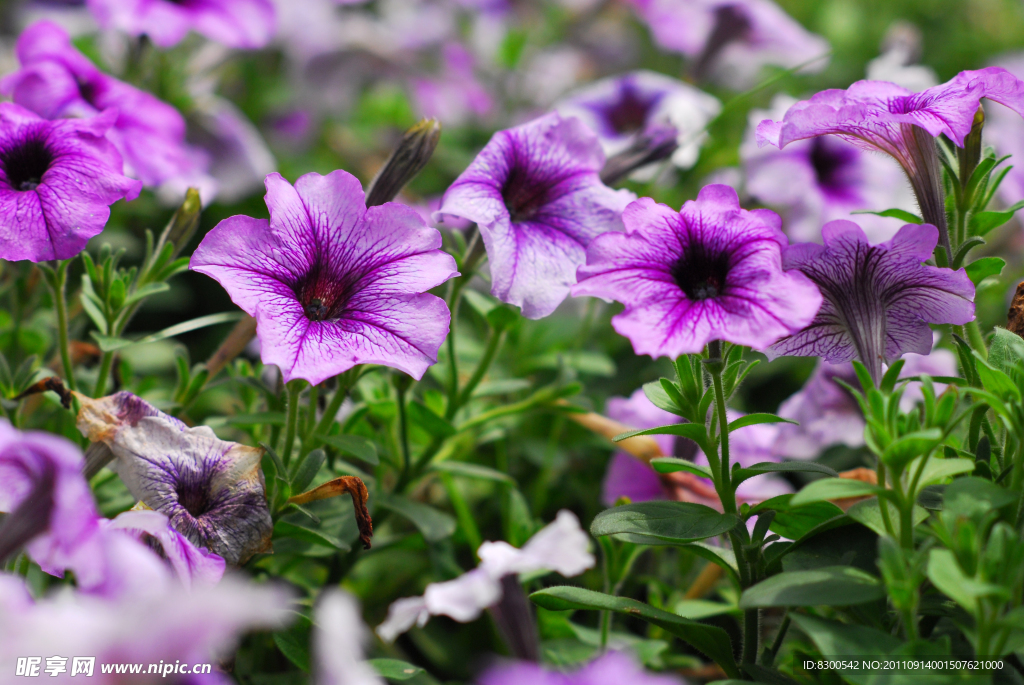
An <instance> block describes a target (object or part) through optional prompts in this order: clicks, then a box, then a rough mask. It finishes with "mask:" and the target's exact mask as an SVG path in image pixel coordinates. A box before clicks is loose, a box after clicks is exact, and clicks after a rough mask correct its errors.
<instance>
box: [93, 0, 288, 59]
mask: <svg viewBox="0 0 1024 685" xmlns="http://www.w3.org/2000/svg"><path fill="white" fill-rule="evenodd" d="M86 4H87V5H88V6H89V9H90V10H92V13H93V15H95V17H96V20H97V21H98V22H99V24H100V26H102V27H103V28H107V29H118V30H120V31H125V32H127V33H129V34H131V35H133V36H142V35H145V36H146V37H148V38H149V39H150V40H151V41H153V43H154V44H156V45H158V46H159V47H162V48H169V47H171V46H172V45H176V44H177V43H179V42H181V40H182V39H183V38H184V37H185V36H186V34H188V32H189V31H190V30H192V31H196V32H197V33H201V34H202V35H204V36H206V37H207V38H209V39H210V40H213V41H216V42H218V43H223V44H224V45H227V46H228V47H232V48H261V47H263V46H264V45H266V44H267V43H269V42H270V39H271V38H272V37H273V35H274V28H275V24H276V17H275V14H274V4H273V3H272V2H271V1H270V0H86Z"/></svg>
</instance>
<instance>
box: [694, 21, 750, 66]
mask: <svg viewBox="0 0 1024 685" xmlns="http://www.w3.org/2000/svg"><path fill="white" fill-rule="evenodd" d="M750 28H751V25H750V18H749V17H748V16H747V13H746V12H745V11H744V10H743V8H742V7H741V6H740V5H722V6H720V7H716V8H715V28H714V29H712V31H711V35H710V36H708V41H707V43H705V44H704V50H703V52H701V54H700V57H698V59H697V65H696V67H695V69H694V71H695V72H696V74H697V76H699V77H704V76H705V75H707V72H708V69H709V68H710V67H711V65H712V63H713V62H714V61H715V58H717V57H718V55H719V54H720V53H721V52H722V50H724V49H725V47H726V46H727V45H729V43H732V42H735V41H737V40H742V39H743V38H745V37H746V35H747V33H748V32H749V31H750Z"/></svg>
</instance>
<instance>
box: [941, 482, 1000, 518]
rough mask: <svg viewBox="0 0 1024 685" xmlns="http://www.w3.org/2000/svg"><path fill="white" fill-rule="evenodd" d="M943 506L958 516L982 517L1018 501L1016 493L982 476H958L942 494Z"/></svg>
mask: <svg viewBox="0 0 1024 685" xmlns="http://www.w3.org/2000/svg"><path fill="white" fill-rule="evenodd" d="M942 500H943V501H942V507H943V509H944V510H946V511H951V512H953V513H954V514H956V515H958V516H965V517H967V518H975V517H981V516H984V515H985V514H987V513H988V512H990V511H992V510H994V509H1001V508H1003V507H1005V506H1006V505H1008V504H1012V503H1013V502H1016V501H1017V497H1016V496H1015V495H1014V493H1012V492H1010V491H1009V490H1007V489H1006V488H1001V487H999V486H998V485H996V484H995V483H993V482H991V481H987V480H984V479H982V478H974V477H968V478H957V479H956V480H954V481H953V482H952V483H950V484H949V485H948V486H946V490H945V492H944V493H943V496H942Z"/></svg>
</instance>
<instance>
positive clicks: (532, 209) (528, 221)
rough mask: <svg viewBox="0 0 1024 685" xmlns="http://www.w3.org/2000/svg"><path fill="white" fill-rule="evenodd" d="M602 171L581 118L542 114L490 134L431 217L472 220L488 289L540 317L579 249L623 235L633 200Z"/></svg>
mask: <svg viewBox="0 0 1024 685" xmlns="http://www.w3.org/2000/svg"><path fill="white" fill-rule="evenodd" d="M603 166H604V153H603V152H602V151H601V146H600V144H599V143H598V140H597V137H596V136H595V135H594V134H593V133H592V132H591V131H590V130H589V129H587V127H586V126H584V125H583V123H582V122H581V121H580V120H579V119H576V118H568V119H566V118H562V117H561V116H560V115H558V114H548V115H546V116H543V117H541V118H539V119H536V120H534V121H531V122H529V123H527V124H524V125H522V126H518V127H516V128H513V129H509V130H507V131H499V132H497V133H495V134H494V136H493V137H492V138H491V141H490V142H489V143H488V144H487V145H486V146H485V147H484V149H483V150H481V151H480V154H479V155H477V157H476V159H475V160H473V163H472V164H470V165H469V167H468V168H467V169H466V170H465V171H464V172H462V175H461V176H459V177H458V178H457V179H455V182H454V183H453V184H452V185H451V187H449V188H448V190H447V192H445V194H444V199H443V201H442V203H441V208H440V209H439V210H438V211H437V212H436V213H435V215H434V217H435V219H438V220H442V219H444V218H445V217H446V216H453V217H457V218H461V219H467V220H469V221H474V222H476V224H477V225H478V226H479V228H480V235H481V237H483V240H484V246H485V247H486V248H487V259H488V262H489V263H490V268H491V284H492V285H491V293H492V294H493V295H494V296H495V297H497V298H498V299H500V300H502V301H503V302H508V303H510V304H514V305H518V306H519V307H522V310H523V316H525V317H527V318H530V319H539V318H542V317H545V316H547V315H548V314H550V313H551V312H553V311H554V310H555V308H556V307H557V306H558V305H559V304H561V302H562V300H564V299H565V298H566V296H567V295H568V294H569V289H570V288H571V287H572V285H573V284H574V283H575V282H576V267H577V266H579V265H580V264H582V263H583V261H584V257H585V254H586V248H587V245H589V244H590V242H591V241H592V240H593V239H594V238H595V237H597V236H598V235H600V234H602V233H604V232H606V231H619V230H622V217H621V215H622V210H623V209H624V208H625V206H626V205H627V204H629V202H630V201H631V200H632V199H633V198H634V197H635V195H633V194H632V193H631V192H629V191H626V190H612V189H611V188H609V187H608V186H606V185H604V184H603V183H602V182H601V179H600V178H599V177H598V173H599V172H600V171H601V168H602V167H603Z"/></svg>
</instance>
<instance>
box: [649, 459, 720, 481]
mask: <svg viewBox="0 0 1024 685" xmlns="http://www.w3.org/2000/svg"><path fill="white" fill-rule="evenodd" d="M651 468H653V469H654V470H655V471H657V472H658V473H676V472H677V471H686V472H687V473H692V474H693V475H695V476H700V477H701V478H714V476H713V475H712V473H711V469H710V468H708V467H707V466H702V465H700V464H694V463H693V462H692V461H689V460H687V459H677V458H676V457H656V458H654V459H651Z"/></svg>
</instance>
